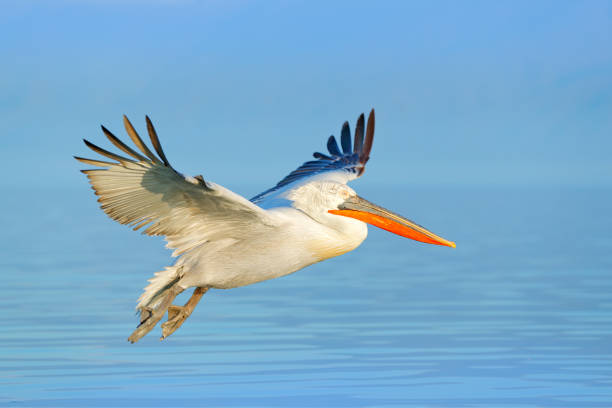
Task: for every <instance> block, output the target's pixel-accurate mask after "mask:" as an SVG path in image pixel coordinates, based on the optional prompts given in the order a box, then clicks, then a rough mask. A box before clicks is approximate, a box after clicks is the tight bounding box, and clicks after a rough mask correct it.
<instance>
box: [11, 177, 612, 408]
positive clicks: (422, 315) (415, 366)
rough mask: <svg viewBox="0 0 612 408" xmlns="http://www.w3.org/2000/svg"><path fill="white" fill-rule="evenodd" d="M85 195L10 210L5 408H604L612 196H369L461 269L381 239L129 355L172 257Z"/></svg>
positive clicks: (608, 395) (39, 195) (218, 298)
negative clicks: (434, 237)
mask: <svg viewBox="0 0 612 408" xmlns="http://www.w3.org/2000/svg"><path fill="white" fill-rule="evenodd" d="M77 187H78V188H77ZM77 187H75V188H74V189H71V190H58V191H53V190H51V189H50V188H49V189H46V188H43V189H32V190H30V191H28V190H25V189H23V190H20V189H12V190H11V189H8V190H6V189H5V190H4V196H3V199H2V204H0V205H1V206H2V211H1V212H0V214H1V215H0V221H1V225H2V229H3V234H2V236H1V237H0V244H1V246H0V248H1V250H2V257H0V262H1V271H2V285H1V286H0V306H1V310H2V313H1V314H0V323H1V327H2V329H3V330H2V333H1V334H0V405H2V406H10V407H13V406H14V407H75V406H97V407H108V406H122V407H123V406H125V407H174V406H181V407H182V406H185V407H192V406H222V407H243V406H244V407H247V406H248V407H287V406H330V407H406V406H414V407H612V257H611V255H612V232H611V231H612V190H609V189H608V190H606V189H597V188H566V187H563V188H553V187H546V188H536V187H531V188H519V187H511V188H510V187H509V188H502V187H498V188H475V187H469V188H468V187H466V188H458V187H452V188H445V187H437V188H429V189H425V188H413V187H409V186H406V187H401V188H399V190H395V191H394V190H392V189H390V188H384V187H375V186H371V185H368V184H367V183H365V182H363V183H360V184H359V185H358V187H357V189H358V191H359V192H360V194H361V195H362V196H364V197H366V198H368V199H369V200H371V201H373V202H376V203H379V204H381V205H383V206H385V207H387V208H390V209H394V210H396V211H397V212H399V213H401V214H404V215H406V216H408V217H410V218H412V219H414V220H415V221H417V222H419V223H421V224H423V225H424V226H426V227H428V228H430V229H431V230H433V231H434V232H436V233H438V234H440V235H441V236H443V237H445V238H448V239H451V240H454V241H456V242H457V249H454V250H453V249H451V248H446V247H438V246H432V245H425V244H420V243H416V242H414V241H410V240H407V239H404V238H400V237H397V236H394V235H392V234H389V233H386V232H384V231H381V230H376V229H375V228H373V227H371V228H370V236H369V237H368V239H367V240H366V242H365V243H364V244H363V245H362V246H361V247H360V248H358V249H357V250H356V251H353V252H352V253H349V254H346V255H344V256H341V257H338V258H335V259H332V260H329V261H326V262H323V263H320V264H317V265H314V266H312V267H309V268H307V269H305V270H302V271H300V272H298V273H296V274H293V275H290V276H287V277H285V278H281V279H277V280H273V281H268V282H264V283H260V284H257V285H253V286H249V287H244V288H239V289H232V290H228V291H221V290H212V291H210V292H208V293H207V294H206V296H205V297H204V298H203V300H202V302H201V303H200V305H199V306H198V308H197V309H196V311H195V312H194V314H193V315H192V316H191V318H190V319H189V320H187V322H186V323H185V324H184V326H183V327H182V328H181V329H179V330H178V331H177V332H176V333H175V334H174V335H173V336H172V337H170V338H169V339H167V340H166V341H164V342H160V341H159V340H158V338H159V335H160V331H159V328H156V329H155V330H154V331H153V332H151V333H150V335H149V336H147V337H145V338H144V339H143V340H141V341H140V342H139V343H137V344H134V345H132V344H129V343H128V342H127V341H126V338H127V336H128V335H129V334H130V333H131V332H132V330H133V329H134V328H135V326H136V323H137V318H136V316H135V314H134V306H135V301H136V299H137V297H138V296H139V295H140V291H141V289H142V287H143V286H144V285H145V283H146V280H147V279H148V278H149V277H150V276H151V275H152V273H153V272H155V271H157V270H159V269H161V267H163V266H164V265H167V264H169V263H170V256H169V251H168V250H165V249H163V247H162V241H161V240H160V239H156V238H148V237H143V236H140V235H139V234H137V233H134V232H132V231H130V230H129V229H128V228H126V227H124V226H121V225H119V224H116V223H114V222H112V221H110V220H108V219H106V216H105V215H104V214H103V213H102V212H101V211H100V210H98V209H97V205H96V203H95V200H94V197H93V194H92V192H91V191H90V190H88V189H87V188H85V187H84V183H83V184H82V185H79V186H77ZM228 187H233V186H228ZM236 190H237V192H244V190H239V189H236ZM252 192H253V193H255V192H256V191H252ZM181 300H182V299H181Z"/></svg>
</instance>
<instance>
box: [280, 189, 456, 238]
mask: <svg viewBox="0 0 612 408" xmlns="http://www.w3.org/2000/svg"><path fill="white" fill-rule="evenodd" d="M287 198H289V199H290V200H291V201H293V206H294V207H295V208H297V209H299V210H302V211H304V212H305V213H306V214H308V215H309V216H311V217H312V218H314V219H315V220H317V221H319V222H321V223H324V224H326V225H329V226H332V227H333V226H339V225H342V224H346V223H347V221H349V220H347V219H346V217H348V218H351V219H352V220H350V221H351V224H352V223H354V222H355V221H354V220H359V221H361V222H363V223H367V224H371V225H374V226H376V227H379V228H382V229H384V230H387V231H389V232H392V233H394V234H397V235H401V236H403V237H406V238H410V239H413V240H415V241H421V242H426V243H428V244H436V245H445V246H449V247H453V248H455V243H454V242H452V241H448V240H446V239H444V238H442V237H439V236H437V235H436V234H434V233H433V232H431V231H429V230H427V229H425V228H424V227H422V226H420V225H418V224H417V223H415V222H414V221H411V220H409V219H407V218H404V217H402V216H401V215H398V214H395V213H393V212H391V211H389V210H387V209H385V208H383V207H380V206H378V205H376V204H374V203H371V202H369V201H367V200H365V199H363V198H361V197H359V196H358V195H357V193H355V191H354V190H353V189H352V188H350V187H349V186H347V185H346V184H343V183H335V182H327V181H321V182H310V183H307V184H304V185H302V186H300V187H299V188H297V189H294V190H292V191H291V192H290V193H289V196H288V197H287ZM362 225H363V224H362Z"/></svg>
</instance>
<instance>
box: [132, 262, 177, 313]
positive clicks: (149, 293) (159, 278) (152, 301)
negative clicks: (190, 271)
mask: <svg viewBox="0 0 612 408" xmlns="http://www.w3.org/2000/svg"><path fill="white" fill-rule="evenodd" d="M182 269H183V267H182V266H167V267H166V268H165V269H164V270H163V271H159V272H155V276H153V277H152V278H151V279H149V284H148V285H147V287H145V288H144V292H143V293H142V295H140V297H139V298H138V305H137V306H136V309H137V310H138V312H139V313H141V314H142V311H143V310H145V309H153V308H154V307H155V306H156V304H157V303H159V302H160V301H161V299H162V298H163V295H164V293H165V292H166V291H167V290H169V289H170V288H172V287H173V286H174V285H176V283H177V282H178V281H179V280H180V279H181V277H182V275H183V274H182V273H181V272H182Z"/></svg>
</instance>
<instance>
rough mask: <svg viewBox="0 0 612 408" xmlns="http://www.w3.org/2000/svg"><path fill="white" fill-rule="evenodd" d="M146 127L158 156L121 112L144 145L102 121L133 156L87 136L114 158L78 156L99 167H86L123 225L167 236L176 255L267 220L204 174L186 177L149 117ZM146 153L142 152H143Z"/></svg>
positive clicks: (132, 133)
mask: <svg viewBox="0 0 612 408" xmlns="http://www.w3.org/2000/svg"><path fill="white" fill-rule="evenodd" d="M146 122H147V130H148V133H149V136H150V138H151V143H152V145H153V148H154V149H155V151H156V152H157V156H156V155H155V154H154V153H153V152H151V150H149V148H148V147H147V145H146V144H145V143H144V142H143V141H142V139H141V138H140V136H138V133H136V130H135V129H134V127H133V126H132V124H131V123H130V121H129V120H128V119H127V117H125V116H124V117H123V123H124V125H125V129H126V131H127V133H128V135H129V136H130V138H131V139H132V141H133V142H134V144H135V145H136V147H137V148H138V149H139V150H140V153H139V152H137V151H135V150H134V149H132V148H130V147H129V146H127V145H126V144H124V143H123V142H122V141H121V140H119V139H118V138H117V137H115V135H113V134H112V133H111V132H110V131H108V130H107V129H106V128H105V127H104V126H102V131H103V132H104V134H105V135H106V137H107V138H108V139H109V140H110V141H111V143H113V144H114V145H115V146H116V147H117V148H119V149H120V150H122V151H123V152H125V153H126V154H127V155H129V156H130V157H129V158H127V157H123V156H120V155H117V154H115V153H111V152H109V151H107V150H104V149H102V148H100V147H98V146H96V145H94V144H93V143H91V142H89V141H87V140H84V142H85V144H86V145H87V146H88V147H89V148H90V149H91V150H93V151H94V152H96V153H99V154H101V155H102V156H105V157H107V158H109V159H111V160H113V162H108V161H101V160H92V159H85V158H82V157H76V156H75V159H77V160H79V161H81V162H83V163H86V164H90V165H94V166H98V167H102V168H101V169H94V170H82V172H83V173H85V174H86V175H87V177H88V178H89V182H90V183H91V185H92V188H93V189H94V190H95V192H96V194H97V195H98V196H99V199H98V202H100V205H101V208H102V210H104V212H105V213H106V214H107V215H108V216H109V217H111V218H112V219H114V220H115V221H118V222H120V223H121V224H126V225H129V226H131V227H133V229H134V230H138V229H140V228H144V230H143V233H144V234H147V235H163V236H165V237H166V240H167V241H168V247H169V248H173V249H175V251H174V254H173V255H174V256H176V255H179V254H181V253H184V252H186V251H189V250H190V249H193V248H195V247H197V246H199V245H201V244H203V243H205V242H207V241H214V240H216V239H222V238H234V239H241V238H242V237H244V236H246V235H247V234H249V232H252V231H253V229H254V228H257V226H263V225H269V224H270V223H271V220H269V219H268V216H267V214H266V212H265V211H264V210H262V209H261V208H259V207H258V206H256V205H254V204H253V203H251V202H250V201H248V200H246V199H245V198H243V197H241V196H239V195H238V194H235V193H233V192H232V191H230V190H228V189H226V188H224V187H222V186H219V185H217V184H215V183H212V182H209V181H204V179H203V178H202V176H196V177H188V176H184V175H182V174H180V173H179V172H177V171H176V170H174V169H173V168H172V166H170V163H169V162H168V159H167V158H166V155H165V154H164V151H163V150H162V147H161V144H160V143H159V139H158V137H157V133H156V131H155V128H154V127H153V124H152V123H151V120H150V119H149V117H148V116H147V117H146ZM141 153H142V154H141Z"/></svg>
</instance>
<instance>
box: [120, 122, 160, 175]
mask: <svg viewBox="0 0 612 408" xmlns="http://www.w3.org/2000/svg"><path fill="white" fill-rule="evenodd" d="M123 126H125V130H126V132H127V134H128V135H129V136H130V138H131V139H132V142H134V144H135V145H136V147H138V148H139V149H140V151H141V152H143V153H144V154H145V155H146V156H147V157H148V158H149V159H151V161H152V162H153V163H156V164H160V163H161V162H160V161H159V159H158V158H157V157H155V155H154V154H153V152H151V150H149V148H148V147H147V145H146V144H144V142H143V141H142V139H141V138H140V136H138V133H137V132H136V129H134V126H132V123H131V122H130V120H129V119H128V118H127V116H125V115H123Z"/></svg>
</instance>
